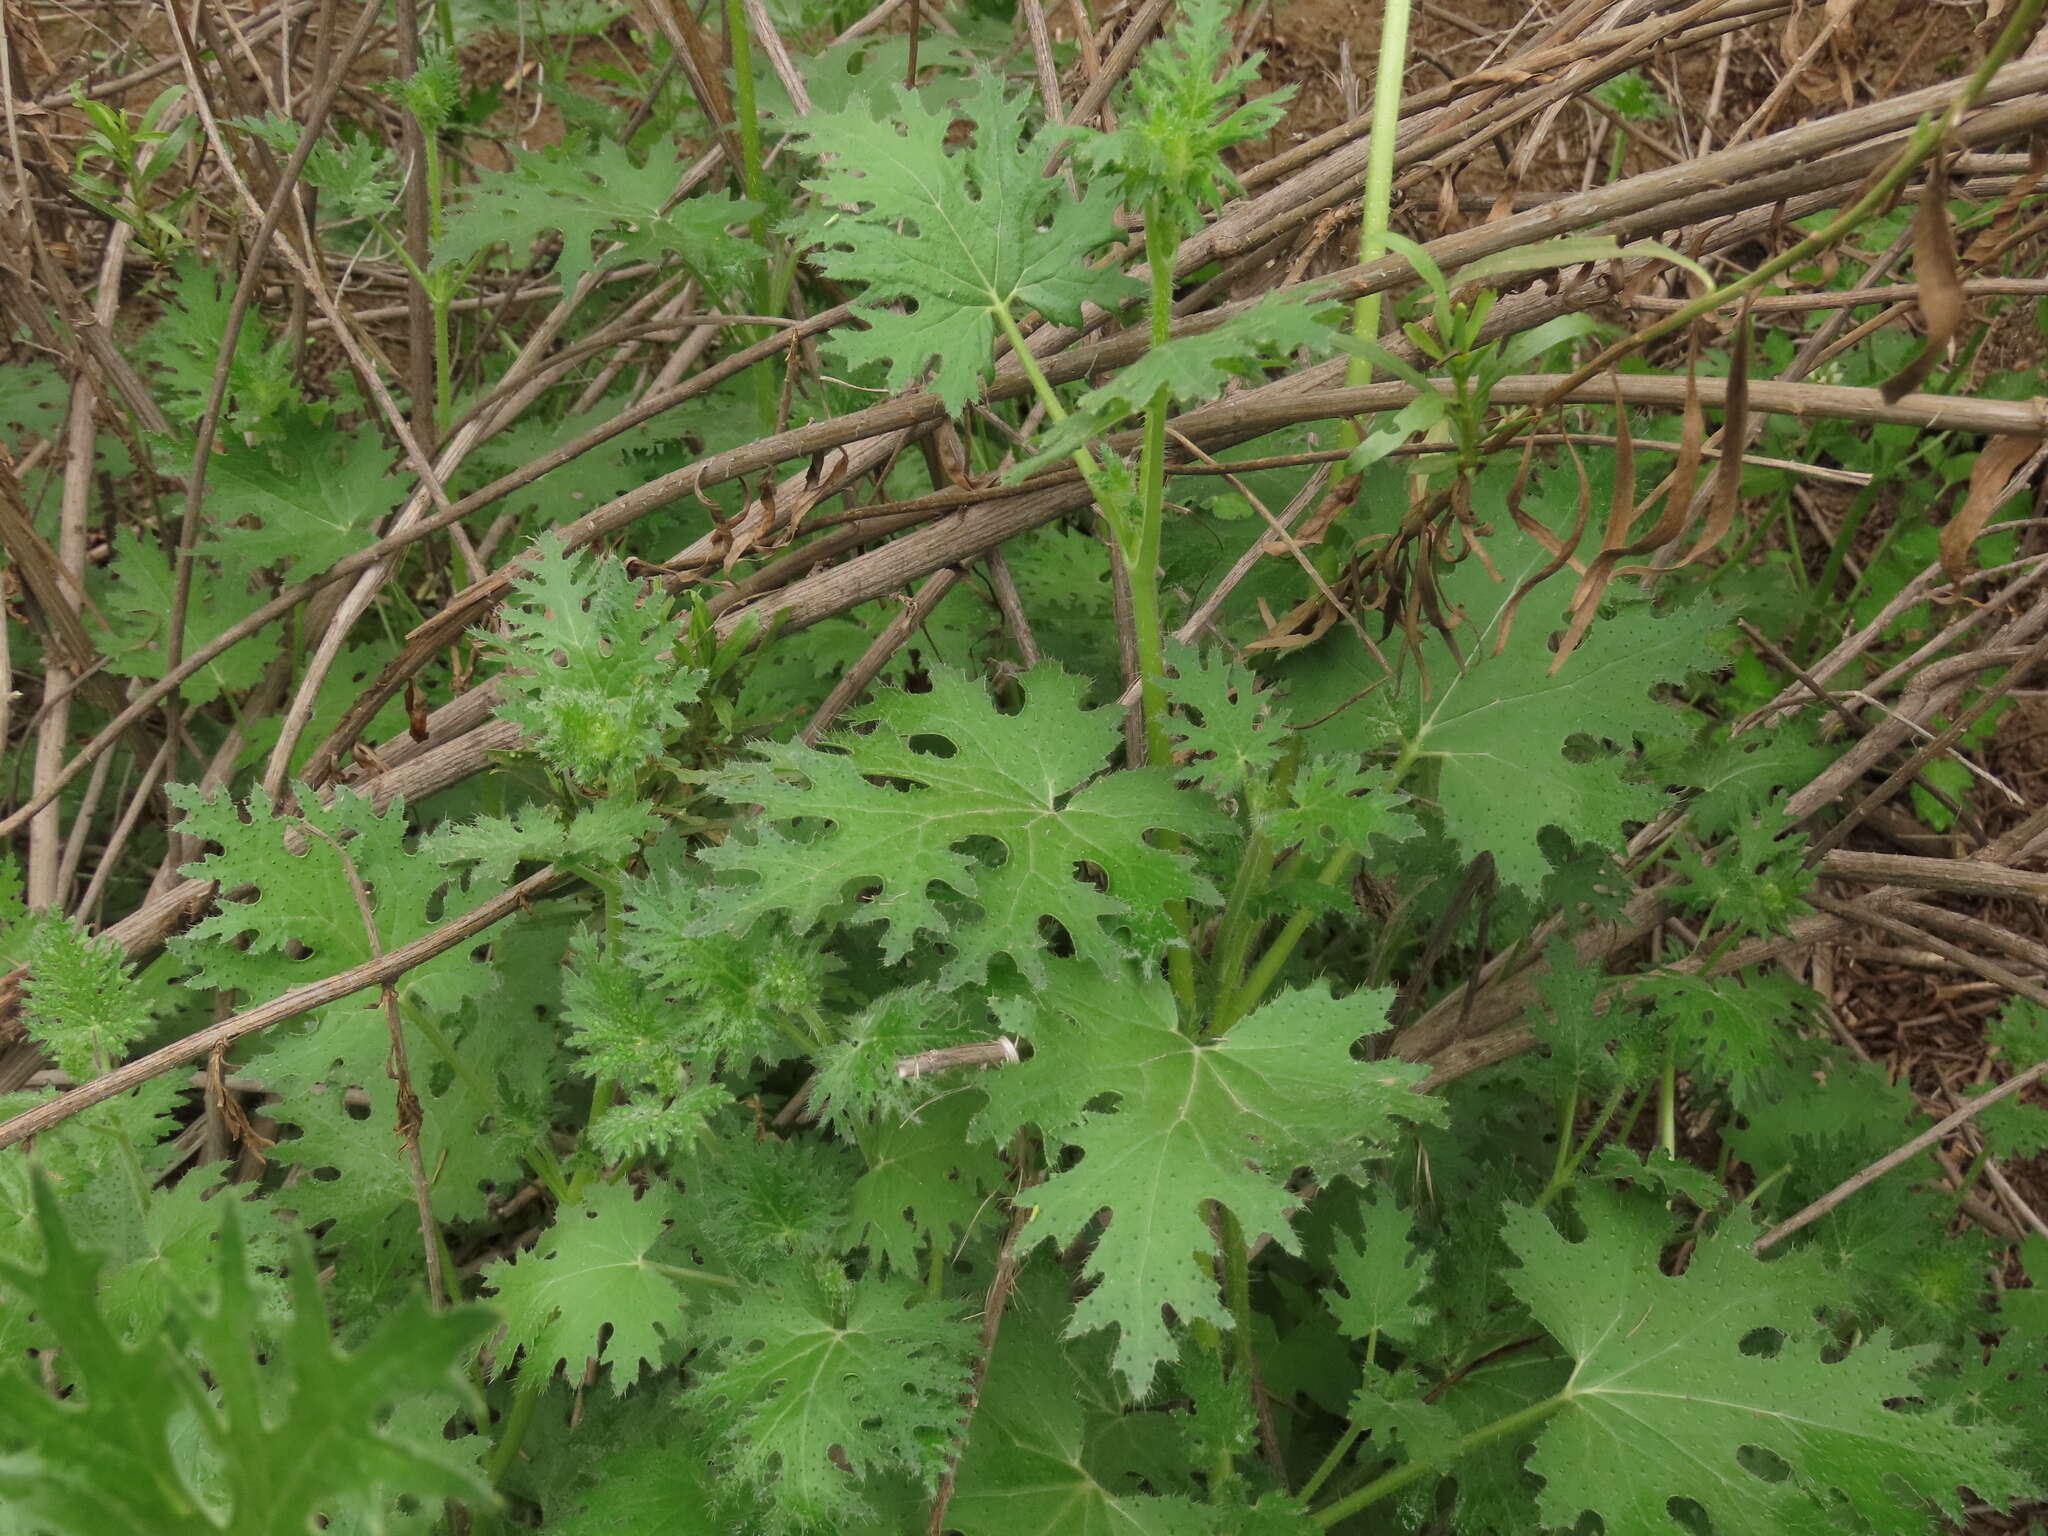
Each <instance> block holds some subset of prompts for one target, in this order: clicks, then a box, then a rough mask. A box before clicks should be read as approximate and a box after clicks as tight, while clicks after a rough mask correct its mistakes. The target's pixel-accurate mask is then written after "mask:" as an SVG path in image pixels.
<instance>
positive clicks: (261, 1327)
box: [0, 1179, 490, 1536]
mask: <svg viewBox="0 0 2048 1536" xmlns="http://www.w3.org/2000/svg"><path fill="white" fill-rule="evenodd" d="M227 1209H228V1213H229V1218H230V1219H229V1220H228V1221H227V1222H226V1223H225V1224H224V1226H223V1228H222V1232H221V1240H220V1246H221V1254H220V1260H221V1261H220V1263H219V1264H218V1265H217V1266H216V1269H215V1273H216V1274H217V1276H218V1282H219V1283H218V1291H217V1293H216V1295H215V1297H214V1298H213V1300H212V1304H211V1305H210V1306H203V1305H201V1304H200V1303H199V1302H197V1301H196V1300H194V1299H191V1298H189V1297H181V1298H179V1299H178V1300H177V1301H176V1302H175V1303H174V1307H173V1310H174V1314H175V1320H174V1321H173V1322H172V1323H171V1324H168V1325H166V1326H165V1327H163V1328H162V1329H160V1330H158V1331H154V1332H152V1333H150V1334H149V1335H148V1336H146V1337H145V1338H143V1339H141V1340H139V1341H137V1342H135V1343H132V1344H131V1343H129V1342H126V1341H124V1340H123V1339H122V1338H121V1337H120V1335H119V1333H118V1332H117V1331H116V1330H115V1329H114V1327H113V1326H112V1325H111V1324H110V1323H109V1322H108V1320H107V1318H106V1317H105V1316H104V1315H103V1314H102V1313H101V1311H100V1309H99V1304H98V1300H97V1288H98V1283H99V1278H100V1263H99V1260H98V1258H97V1257H96V1256H95V1255H93V1254H90V1253H87V1252H85V1251H84V1250H82V1249H80V1248H79V1247H78V1246H77V1244H76V1242H75V1241H74V1240H73V1238H72V1235H71V1233H70V1231H69V1229H68V1227H67V1225H66V1223H65V1221H64V1219H63V1217H62V1215H61V1214H60V1212H59V1210H58V1206H57V1199H56V1196H55V1194H54V1193H53V1191H52V1190H51V1189H50V1187H49V1186H48V1183H47V1181H44V1180H41V1179H38V1181H37V1187H36V1210H37V1217H38V1221H39V1223H40V1225H41V1227H42V1235H43V1247H44V1253H45V1255H46V1258H45V1262H44V1265H43V1267H42V1269H41V1270H31V1269H27V1268H25V1267H23V1266H20V1265H17V1264H13V1263H9V1262H5V1261H0V1283H4V1284H5V1285H6V1287H7V1288H8V1289H9V1290H10V1291H12V1293H13V1296H12V1298H10V1299H11V1300H12V1302H13V1304H14V1305H17V1306H24V1307H27V1308H29V1309H32V1310H33V1311H34V1312H35V1313H36V1314H37V1315H38V1316H39V1318H40V1319H41V1321H42V1323H43V1324H44V1325H45V1326H46V1327H47V1329H48V1330H49V1332H50V1333H51V1334H52V1335H53V1336H54V1337H55V1339H56V1341H57V1347H56V1351H55V1353H54V1354H53V1355H52V1356H51V1357H49V1359H48V1360H47V1361H46V1362H45V1364H46V1366H48V1367H49V1368H51V1369H54V1370H55V1371H56V1372H57V1375H58V1378H59V1380H60V1381H61V1383H62V1384H63V1385H64V1386H65V1387H66V1388H67V1389H68V1390H66V1391H65V1392H64V1393H63V1394H62V1395H61V1396H60V1395H59V1394H57V1393H55V1392H52V1391H51V1390H50V1389H49V1387H48V1386H46V1385H45V1383H44V1382H43V1381H42V1380H41V1379H40V1378H39V1377H38V1376H37V1375H34V1374H31V1372H30V1371H28V1370H24V1369H23V1368H22V1367H21V1366H20V1365H16V1364H12V1363H10V1364H9V1365H8V1366H7V1367H6V1368H5V1369H4V1370H0V1450H4V1451H5V1452H6V1454H5V1455H0V1502H4V1507H5V1508H6V1510H7V1513H8V1515H9V1516H10V1517H11V1519H10V1525H11V1526H12V1525H13V1522H15V1521H22V1522H26V1523H25V1524H24V1525H22V1526H20V1527H17V1528H21V1529H31V1530H35V1531H50V1532H58V1533H62V1536H105V1533H107V1532H111V1531H149V1532H151V1533H152V1536H157V1533H161V1536H218V1533H219V1532H221V1531H233V1532H235V1533H236V1536H245V1533H246V1536H304V1533H305V1532H307V1531H310V1530H313V1529H316V1528H317V1526H318V1525H319V1524H321V1523H324V1522H323V1520H322V1517H323V1516H329V1515H335V1514H339V1513H342V1512H343V1511H344V1510H346V1509H349V1508H351V1507H353V1506H355V1505H357V1504H358V1503H359V1502H361V1501H364V1500H369V1501H373V1502H381V1503H387V1504H388V1503H389V1502H391V1501H394V1500H396V1499H397V1498H399V1497H401V1496H404V1497H410V1498H417V1499H423V1500H425V1499H432V1500H439V1499H443V1498H455V1499H469V1500H474V1501H487V1500H488V1499H489V1497H490V1495H489V1490H488V1489H487V1487H486V1486H485V1485H484V1484H483V1482H482V1481H481V1480H480V1479H479V1478H478V1477H477V1476H476V1475H475V1474H474V1472H473V1471H470V1470H468V1469H465V1468H463V1467H462V1466H461V1465H459V1463H457V1462H456V1460H455V1459H454V1458H452V1457H451V1456H449V1455H448V1454H446V1453H445V1451H443V1450H442V1449H441V1448H440V1447H437V1446H431V1445H422V1444H421V1443H420V1442H419V1441H418V1440H417V1439H416V1438H415V1437H413V1436H412V1435H409V1434H406V1435H401V1434H394V1433H392V1429H391V1425H390V1424H389V1415H390V1414H391V1412H392V1411H393V1410H394V1409H398V1408H403V1407H405V1406H406V1405H408V1404H415V1403H419V1402H421V1401H423V1400H425V1401H435V1400H439V1401H444V1402H446V1403H448V1404H449V1406H450V1407H453V1406H455V1405H456V1404H458V1403H461V1402H463V1401H464V1400H465V1399H467V1398H469V1397H471V1396H473V1394H472V1393H471V1392H470V1391H469V1389H468V1388H467V1387H466V1386H465V1383H464V1380H463V1376H462V1366H463V1362H464V1361H465V1360H466V1359H467V1357H468V1356H469V1354H470V1351H471V1350H472V1349H473V1348H474V1347H475V1345H476V1343H477V1341H478V1340H479V1338H480V1337H481V1336H482V1334H483V1333H484V1331H485V1330H486V1328H487V1327H488V1326H489V1322H488V1316H487V1314H486V1313H485V1312H484V1311H483V1309H482V1308H479V1307H456V1308H453V1309H450V1310H448V1311H444V1312H439V1313H436V1312H431V1311H429V1310H428V1308H427V1305H426V1302H425V1300H424V1298H422V1297H419V1296H413V1297H411V1298H409V1299H408V1300H407V1301H406V1302H405V1303H404V1304H403V1305H401V1306H399V1307H397V1308H395V1309H394V1310H392V1311H391V1312H389V1313H387V1314H386V1315H384V1316H382V1317H380V1318H378V1319H377V1320H375V1322H374V1323H372V1324H371V1325H370V1327H369V1329H368V1334H367V1337H366V1338H365V1340H364V1341H363V1343H362V1344H361V1346H360V1347H359V1348H357V1349H356V1350H355V1351H353V1352H345V1351H343V1350H341V1349H340V1348H338V1347H337V1346H336V1345H335V1343H334V1341H333V1339H332V1338H331V1337H330V1336H329V1332H328V1322H327V1315H326V1311H325V1308H324V1305H323V1302H322V1298H321V1294H320V1285H319V1281H318V1279H317V1277H316V1271H317V1265H316V1264H315V1262H314V1260H313V1256H312V1254H311V1252H310V1251H309V1250H308V1249H307V1248H306V1247H305V1246H304V1245H303V1244H302V1245H301V1247H300V1250H299V1252H298V1253H297V1254H296V1256H295V1257H294V1259H293V1261H292V1263H291V1265H290V1276H289V1283H290V1292H291V1311H290V1312H289V1313H288V1314H287V1315H286V1316H284V1317H283V1318H280V1319H277V1320H276V1321H275V1322H273V1321H272V1320H270V1319H269V1318H267V1317H265V1315H264V1314H263V1312H262V1310H261V1309H260V1307H259V1304H258V1299H257V1297H258V1293H257V1290H256V1287H255V1284H254V1281H253V1278H252V1276H251V1274H250V1270H249V1267H248V1263H247V1259H246V1255H245V1247H244V1242H243V1238H242V1233H241V1228H240V1224H239V1222H238V1221H236V1220H235V1219H233V1218H234V1213H235V1210H236V1208H235V1206H233V1205H232V1204H230V1205H229V1206H228V1207H227Z"/></svg>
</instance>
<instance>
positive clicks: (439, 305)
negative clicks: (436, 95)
mask: <svg viewBox="0 0 2048 1536" xmlns="http://www.w3.org/2000/svg"><path fill="white" fill-rule="evenodd" d="M446 14H447V8H446V7H445V6H444V7H443V8H442V15H443V16H444V17H445V16H446ZM420 138H421V148H422V152H423V154H424V156H425V159H426V162H427V238H428V240H429V241H430V242H435V243H438V242H439V241H440V238H441V204H442V201H443V199H444V197H445V196H446V194H445V192H444V190H443V188H442V185H441V174H442V173H441V143H440V139H439V138H438V136H436V135H435V134H431V133H428V132H427V131H426V125H425V124H424V123H422V124H421V125H420ZM426 289H427V302H428V303H429V304H430V305H432V306H433V310H434V431H435V434H436V435H437V436H438V435H439V434H440V433H441V432H443V431H445V430H446V429H447V426H448V423H449V422H450V421H452V420H453V419H454V417H455V364H454V350H453V348H452V347H451V346H450V345H449V339H448V338H449V328H448V304H449V301H450V300H451V299H453V298H454V296H455V295H454V292H453V290H452V288H451V286H450V285H449V284H448V283H447V282H446V281H443V280H439V279H437V280H436V281H434V282H431V283H428V284H427V285H426Z"/></svg>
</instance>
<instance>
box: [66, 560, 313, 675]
mask: <svg viewBox="0 0 2048 1536" xmlns="http://www.w3.org/2000/svg"><path fill="white" fill-rule="evenodd" d="M114 551H115V552H114V560H113V567H112V572H111V575H112V577H113V580H112V582H111V583H110V585H109V587H108V589H107V590H106V592H105V593H104V594H103V595H102V598H101V608H102V610H103V611H104V613H105V614H106V617H107V622H108V627H109V631H110V633H109V634H108V636H107V639H106V640H105V641H104V642H103V643H102V645H101V649H102V650H103V651H104V652H105V654H106V657H107V670H108V671H110V672H112V673H114V674H115V675H116V676H118V677H139V678H143V679H145V680H147V681H150V682H154V681H156V680H157V679H159V678H161V677H162V676H163V675H164V657H165V655H166V645H167V643H168V639H169V635H168V631H169V627H170V616H171V613H172V611H173V609H174V608H175V606H176V603H177V580H176V578H175V576H174V574H173V572H172V570H171V562H170V560H169V559H168V558H167V557H166V556H165V554H164V552H163V551H162V550H161V549H160V548H159V547H158V546H157V543H156V541H155V540H154V539H152V538H148V537H138V536H136V535H134V534H129V533H124V534H122V535H121V536H119V537H118V538H116V539H115V541H114ZM269 596H270V593H269V592H268V591H267V590H265V589H264V584H263V583H261V582H260V581H258V580H256V579H255V573H254V571H253V569H252V568H251V567H250V566H248V565H247V564H245V563H243V562H242V561H241V560H240V559H239V558H238V557H236V556H235V555H234V553H233V546H232V545H227V544H223V543H221V542H219V541H217V540H211V539H209V540H207V541H205V542H204V543H202V544H201V545H200V547H199V549H198V550H197V551H196V552H195V558H194V560H193V563H192V587H191V596H190V598H189V600H188V602H187V605H186V609H185V654H186V655H188V656H189V655H190V654H191V653H192V652H194V651H196V650H198V649H199V648H200V647H201V646H202V645H210V644H211V643H212V642H213V641H215V640H217V639H219V638H220V637H221V636H222V635H224V634H226V633H227V632H228V630H230V629H232V628H233V627H234V626H235V625H237V624H239V623H241V622H242V620H244V619H245V618H247V617H248V616H249V615H250V614H252V613H254V612H255V611H256V610H257V609H258V608H259V607H261V606H262V605H263V603H264V601H265V600H266V599H267V598H268V597H269ZM276 655H277V640H276V637H275V636H271V635H262V634H256V635H251V636H250V637H249V638H248V639H246V640H243V641H239V642H238V643H236V644H235V645H233V646H230V647H229V648H228V649H227V650H226V651H223V652H222V653H221V654H220V655H218V656H216V657H214V659H213V660H212V661H209V662H208V663H206V665H205V666H203V667H201V668H200V669H199V670H198V671H197V672H195V673H193V674H192V676H191V677H189V678H187V679H186V680H185V681H184V682H183V683H181V684H180V685H179V687H178V696H179V697H180V698H181V699H183V700H184V701H185V702H186V703H188V704H192V705H202V704H211V703H212V702H213V701H214V700H216V699H218V698H221V697H223V696H224V695H230V694H238V693H241V692H243V691H244V690H246V689H249V688H253V687H255V686H256V684H257V683H258V682H259V681H261V680H262V677H263V670H264V668H265V667H267V666H268V665H269V664H270V662H271V659H272V658H273V657H275V656H276Z"/></svg>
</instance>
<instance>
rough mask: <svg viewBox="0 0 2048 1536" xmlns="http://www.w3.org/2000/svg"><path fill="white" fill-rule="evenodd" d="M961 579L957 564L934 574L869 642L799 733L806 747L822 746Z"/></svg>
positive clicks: (926, 579) (799, 737) (927, 578)
mask: <svg viewBox="0 0 2048 1536" xmlns="http://www.w3.org/2000/svg"><path fill="white" fill-rule="evenodd" d="M959 580H960V568H959V567H958V566H953V565H949V566H945V567H943V568H942V569H940V570H936V571H933V572H932V573H931V575H930V576H928V577H926V578H925V583H924V585H923V586H921V587H919V588H918V589H917V593H916V595H915V596H913V597H912V598H911V599H910V601H908V602H907V603H905V604H904V605H903V607H902V608H901V609H900V610H898V612H897V614H896V616H895V617H894V618H893V619H891V620H890V621H889V622H888V623H887V624H886V625H884V626H883V629H882V632H881V633H880V634H879V635H877V636H875V638H874V639H873V640H872V641H870V642H869V643H868V648H867V649H866V650H865V651H863V652H861V655H860V659H859V660H858V661H856V662H855V663H854V664H853V665H852V666H850V667H848V668H847V669H846V675H845V676H844V677H842V678H840V679H839V681H838V683H837V684H835V685H834V686H833V689H832V691H831V692H830V693H828V694H827V695H825V702H824V703H822V704H820V705H819V706H818V710H817V713H816V714H814V715H812V716H811V718H810V720H809V722H808V723H807V724H806V725H805V726H804V728H803V729H802V730H801V731H800V732H798V733H797V734H798V739H799V740H801V741H802V742H803V744H804V745H805V746H807V747H815V746H816V745H817V744H818V738H819V737H821V736H823V735H824V734H825V732H827V731H828V730H830V729H831V728H832V722H833V721H834V720H837V719H838V718H839V715H840V712H841V711H842V710H844V709H845V708H846V706H847V705H849V704H851V703H852V702H853V701H854V700H855V699H857V698H859V697H860V696H861V693H862V692H863V691H864V690H865V689H866V688H867V686H868V684H869V683H871V682H873V681H874V680H875V678H876V676H877V675H879V674H880V672H881V670H882V668H884V667H886V666H887V665H888V664H889V658H890V657H891V656H894V655H895V654H896V652H897V651H898V650H900V649H901V648H902V647H903V645H904V643H905V642H906V641H908V640H909V639H910V637H911V636H912V635H913V634H915V633H916V632H917V627H918V626H919V625H920V624H922V623H924V621H925V620H926V619H928V618H930V617H931V613H932V610H933V609H934V608H936V607H938V606H939V603H940V602H941V601H942V600H943V599H944V598H945V596H946V594H947V593H948V592H950V591H952V590H953V588H954V586H955V584H957V583H958V582H959Z"/></svg>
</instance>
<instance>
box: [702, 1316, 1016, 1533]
mask: <svg viewBox="0 0 2048 1536" xmlns="http://www.w3.org/2000/svg"><path fill="white" fill-rule="evenodd" d="M918 1290H919V1287H917V1286H916V1285H915V1284H914V1283H913V1282H911V1281H910V1280H907V1279H901V1278H895V1277H890V1278H883V1277H871V1278H869V1279H868V1280H865V1281H863V1282H862V1283H861V1284H859V1285H853V1284H851V1283H849V1282H846V1281H844V1280H841V1279H838V1278H837V1277H836V1276H834V1277H817V1278H793V1279H792V1280H791V1281H790V1283H789V1284H788V1285H787V1286H783V1287H778V1288H767V1287H762V1288H759V1289H750V1290H748V1291H747V1292H746V1293H745V1294H744V1295H743V1296H741V1297H740V1298H739V1299H738V1300H737V1301H735V1302H734V1303H733V1304H731V1305H729V1306H725V1307H721V1308H719V1309H718V1310H717V1311H716V1312H714V1313H713V1314H712V1316H711V1318H710V1319H709V1321H708V1327H709V1329H710V1332H711V1334H712V1336H713V1337H714V1338H715V1339H716V1340H717V1345H716V1348H715V1353H714V1356H713V1359H712V1362H711V1364H710V1367H709V1368H708V1369H707V1370H705V1371H704V1372H703V1374H702V1375H701V1377H700V1380H699V1384H698V1385H697V1386H695V1387H694V1388H692V1390H691V1398H692V1400H693V1401H694V1402H695V1403H696V1404H697V1405H698V1406H699V1407H700V1408H701V1409H702V1411H703V1412H704V1414H705V1415H706V1417H707V1418H708V1419H710V1420H711V1421H712V1422H713V1424H714V1425H715V1426H716V1427H717V1429H718V1431H719V1434H720V1437H721V1439H722V1441H723V1447H722V1450H723V1455H722V1458H721V1459H722V1460H724V1461H725V1462H726V1463H727V1464H728V1465H729V1466H730V1467H731V1469H732V1472H733V1473H734V1474H735V1475H736V1476H738V1477H740V1478H743V1479H745V1480H746V1481H747V1482H749V1483H751V1484H753V1485H755V1486H756V1487H757V1488H759V1490H760V1491H761V1494H762V1495H763V1497H765V1498H766V1499H767V1500H768V1501H769V1502H770V1504H771V1505H772V1508H773V1509H774V1511H775V1513H776V1514H777V1515H778V1516H779V1517H780V1523H782V1524H785V1525H787V1526H790V1527H796V1528H819V1527H822V1528H823V1529H826V1530H832V1531H840V1530H849V1529H854V1528H855V1526H854V1524H853V1522H856V1521H859V1520H861V1519H863V1518H864V1517H866V1516H868V1515H869V1514H870V1513H871V1510H872V1506H871V1503H870V1500H869V1497H868V1495H867V1494H866V1493H865V1491H864V1490H863V1488H862V1483H863V1481H864V1480H866V1479H868V1478H869V1477H870V1476H872V1475H874V1474H876V1473H882V1472H889V1471H901V1472H906V1473H909V1474H910V1475H912V1476H913V1477H915V1478H917V1479H918V1480H919V1481H921V1482H923V1483H925V1484H926V1486H928V1487H929V1486H931V1485H932V1484H934V1483H936V1481H937V1478H938V1474H939V1473H940V1471H941V1470H942V1469H943V1467H944V1464H945V1456H946V1452H947V1450H948V1448H949V1446H950V1444H951V1442H952V1439H953V1437H954V1435H955V1434H956V1433H957V1432H958V1430H959V1427H960V1424H961V1422H962V1421H963V1419H964V1418H965V1415H966V1409H965V1407H964V1406H963V1404H962V1402H961V1398H962V1396H963V1394H965V1393H966V1391H967V1389H968V1383H969V1373H970V1370H971V1367H972V1362H973V1359H974V1356H975V1353H976V1351H977V1349H978V1348H979V1343H980V1339H979V1334H978V1331H977V1330H976V1328H975V1327H974V1326H973V1324H971V1323H970V1322H968V1321H967V1319H966V1318H965V1317H964V1316H963V1315H962V1314H961V1312H960V1311H959V1310H958V1309H957V1308H955V1307H952V1306H948V1305H945V1304H942V1303H937V1302H926V1303H924V1304H922V1305H914V1304H912V1298H913V1297H914V1296H916V1294H917V1292H918Z"/></svg>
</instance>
